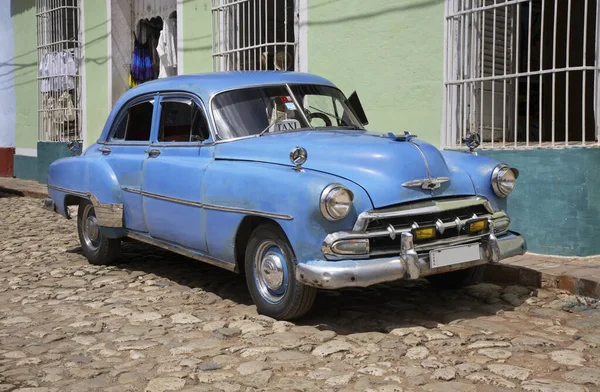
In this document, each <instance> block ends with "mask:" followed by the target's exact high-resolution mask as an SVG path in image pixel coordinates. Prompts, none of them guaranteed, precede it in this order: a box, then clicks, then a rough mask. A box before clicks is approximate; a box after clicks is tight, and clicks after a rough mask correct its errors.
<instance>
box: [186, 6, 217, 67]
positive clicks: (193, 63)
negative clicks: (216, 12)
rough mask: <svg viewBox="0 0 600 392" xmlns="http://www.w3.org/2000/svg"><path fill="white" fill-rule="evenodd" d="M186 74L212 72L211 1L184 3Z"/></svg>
mask: <svg viewBox="0 0 600 392" xmlns="http://www.w3.org/2000/svg"><path fill="white" fill-rule="evenodd" d="M178 18H179V19H180V20H181V21H182V22H183V38H182V40H181V43H182V44H183V64H184V65H183V67H184V73H186V74H192V73H201V72H212V25H211V1H210V0H186V1H183V15H182V16H179V15H178Z"/></svg>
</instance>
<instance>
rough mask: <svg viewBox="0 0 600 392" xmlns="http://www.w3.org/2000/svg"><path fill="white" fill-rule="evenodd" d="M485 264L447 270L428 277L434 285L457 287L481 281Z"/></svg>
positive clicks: (446, 287) (445, 287)
mask: <svg viewBox="0 0 600 392" xmlns="http://www.w3.org/2000/svg"><path fill="white" fill-rule="evenodd" d="M484 271H485V265H478V266H476V267H471V268H467V269H463V270H458V271H452V272H447V273H445V274H439V275H431V276H428V277H427V280H428V281H429V283H431V284H432V285H433V286H436V287H440V288H444V289H456V288H460V287H465V286H471V285H474V284H477V283H481V281H482V280H483V273H484Z"/></svg>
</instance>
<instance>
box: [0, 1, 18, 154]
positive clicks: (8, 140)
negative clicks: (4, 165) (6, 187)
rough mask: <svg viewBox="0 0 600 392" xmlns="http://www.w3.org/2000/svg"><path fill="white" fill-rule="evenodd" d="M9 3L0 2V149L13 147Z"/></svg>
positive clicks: (13, 54)
mask: <svg viewBox="0 0 600 392" xmlns="http://www.w3.org/2000/svg"><path fill="white" fill-rule="evenodd" d="M13 31H14V30H13V20H12V14H11V4H10V1H6V0H4V1H0V91H1V92H2V93H0V124H2V126H0V147H14V146H15V82H14V80H15V75H14V73H13V71H14V64H15V63H18V61H17V60H18V59H15V58H14V56H15V53H14V34H13Z"/></svg>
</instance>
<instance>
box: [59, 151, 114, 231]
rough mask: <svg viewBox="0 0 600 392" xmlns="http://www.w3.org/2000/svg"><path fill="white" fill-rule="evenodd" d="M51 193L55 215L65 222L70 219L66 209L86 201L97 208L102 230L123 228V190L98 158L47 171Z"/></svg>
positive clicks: (66, 163) (69, 160)
mask: <svg viewBox="0 0 600 392" xmlns="http://www.w3.org/2000/svg"><path fill="white" fill-rule="evenodd" d="M48 193H49V195H50V197H51V198H52V199H53V200H54V203H55V205H56V212H58V213H60V214H61V215H63V216H64V217H66V218H70V216H69V213H68V210H67V205H70V204H75V202H76V201H77V200H78V199H80V198H81V199H87V200H90V201H91V203H92V204H93V205H94V210H95V213H96V218H97V219H98V223H99V225H100V226H101V227H104V228H112V229H122V228H123V193H122V190H121V188H120V186H119V183H118V181H117V177H116V176H115V173H114V172H113V170H112V168H111V167H110V165H108V164H107V163H106V162H105V161H103V160H101V159H98V157H94V156H86V155H83V156H76V157H69V158H63V159H59V160H56V161H54V162H53V163H52V164H51V165H50V167H49V168H48ZM113 231H114V230H113ZM113 235H114V234H113Z"/></svg>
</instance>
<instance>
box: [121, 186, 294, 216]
mask: <svg viewBox="0 0 600 392" xmlns="http://www.w3.org/2000/svg"><path fill="white" fill-rule="evenodd" d="M123 190H126V191H127V192H133V193H140V194H141V195H142V196H147V197H151V198H153V199H159V200H164V201H170V202H173V203H177V204H183V205H187V206H192V207H198V208H204V209H206V210H215V211H224V212H234V213H238V214H248V215H255V216H262V217H265V218H272V219H282V220H293V219H294V217H293V216H290V215H284V214H275V213H271V212H264V211H257V210H249V209H245V208H238V207H226V206H218V205H214V204H206V203H201V202H197V201H191V200H185V199H178V198H175V197H170V196H165V195H160V194H158V193H151V192H146V191H138V190H136V189H131V188H123Z"/></svg>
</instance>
